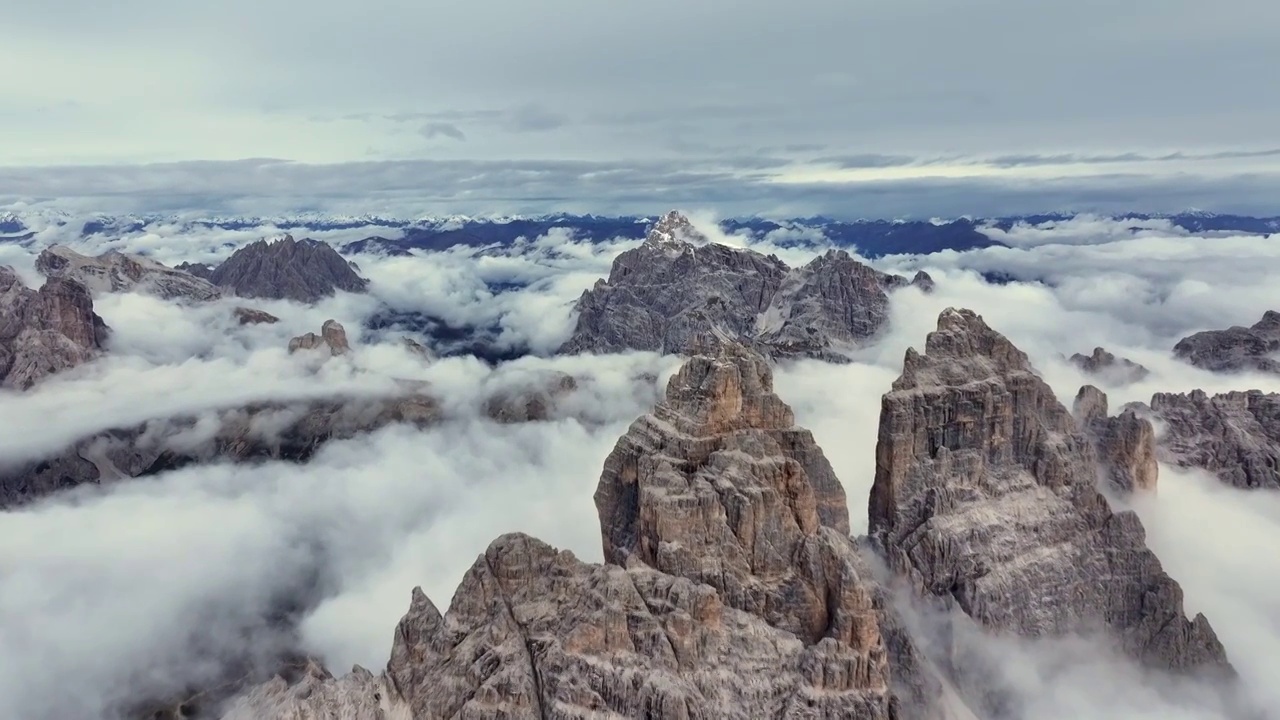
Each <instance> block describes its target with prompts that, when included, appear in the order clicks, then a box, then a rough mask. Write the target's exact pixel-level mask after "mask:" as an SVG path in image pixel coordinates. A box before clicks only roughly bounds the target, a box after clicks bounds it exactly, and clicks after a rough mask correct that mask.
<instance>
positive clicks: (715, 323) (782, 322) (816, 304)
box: [560, 212, 933, 361]
mask: <svg viewBox="0 0 1280 720" xmlns="http://www.w3.org/2000/svg"><path fill="white" fill-rule="evenodd" d="M910 284H915V285H917V286H918V287H920V288H922V289H926V290H927V289H931V288H932V284H933V281H932V279H930V278H929V277H928V275H926V274H924V273H920V274H919V275H918V276H917V279H916V280H915V281H911V282H909V281H908V280H907V279H906V278H902V277H898V276H894V275H886V274H885V273H881V272H879V271H876V270H873V269H872V268H870V267H867V266H866V265H863V264H862V263H859V262H857V261H855V260H854V259H853V258H852V257H850V256H849V254H848V253H846V252H844V251H842V250H832V251H830V252H828V253H826V254H825V255H822V256H820V257H818V258H816V259H815V260H813V261H812V262H810V263H809V264H807V265H805V266H804V267H800V268H795V269H792V268H789V267H787V265H786V264H785V263H783V262H782V261H781V260H779V259H778V258H777V257H775V256H773V255H767V256H766V255H761V254H760V253H757V252H755V251H752V250H748V249H744V248H732V247H728V246H726V245H720V244H717V243H711V242H708V241H707V238H706V237H705V236H703V235H701V234H700V233H698V231H697V230H695V229H694V228H693V226H692V224H691V223H690V222H689V220H688V219H687V218H685V217H684V216H683V215H680V214H679V213H676V212H672V213H669V214H667V215H666V216H665V217H663V218H662V219H661V220H659V221H658V222H657V223H656V224H655V225H654V227H653V228H652V229H651V230H650V232H649V234H648V236H647V237H646V239H645V241H644V243H643V244H642V245H641V246H640V247H638V248H636V249H634V250H628V251H626V252H624V253H622V254H621V255H619V256H618V257H617V258H616V259H615V260H614V263H613V268H612V269H611V271H610V273H609V278H608V280H601V281H599V282H597V283H596V285H595V287H593V288H592V289H591V290H588V291H586V292H585V293H583V295H582V297H581V298H580V299H579V300H578V304H577V306H576V310H577V312H578V320H577V326H576V328H575V330H574V333H573V335H572V336H571V337H570V338H569V340H568V341H567V342H566V343H565V344H564V345H563V346H562V347H561V348H560V352H562V353H581V352H596V353H604V352H619V351H623V350H649V351H654V352H662V353H677V354H689V355H692V354H695V353H696V352H697V351H698V348H699V347H700V346H702V345H704V344H705V343H707V342H708V341H709V340H711V339H716V338H719V339H730V340H733V341H737V342H741V343H744V344H747V345H750V346H752V347H754V348H755V349H757V350H758V351H760V352H762V353H765V354H767V355H771V356H776V357H813V358H821V359H826V360H832V361H844V360H846V356H845V355H844V354H843V352H844V351H847V350H850V349H852V348H854V347H856V346H857V345H858V344H860V343H862V342H865V341H866V340H867V339H868V338H870V337H871V336H873V335H874V334H875V333H876V332H878V331H879V330H881V329H882V328H883V326H884V325H885V323H886V322H887V319H888V297H887V295H886V291H887V290H889V289H892V288H897V287H902V286H906V285H910Z"/></svg>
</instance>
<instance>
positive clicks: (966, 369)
mask: <svg viewBox="0 0 1280 720" xmlns="http://www.w3.org/2000/svg"><path fill="white" fill-rule="evenodd" d="M1099 394H1100V393H1099ZM1085 400H1086V402H1085V403H1084V407H1083V408H1082V410H1081V412H1082V415H1084V416H1086V417H1094V418H1096V417H1100V416H1102V415H1104V414H1105V409H1101V408H1098V407H1097V403H1096V400H1097V398H1094V399H1093V402H1089V398H1087V397H1086V398H1085ZM1090 405H1092V406H1093V407H1092V409H1091V408H1090ZM1101 474H1103V468H1102V467H1101V466H1100V463H1099V460H1098V456H1097V453H1096V451H1095V450H1094V447H1093V444H1092V443H1091V442H1090V439H1089V438H1088V437H1087V436H1086V434H1085V433H1084V432H1082V431H1081V429H1080V428H1079V427H1078V426H1077V423H1076V420H1075V419H1074V418H1073V417H1072V415H1071V413H1069V412H1068V411H1067V409H1066V408H1065V407H1063V406H1062V404H1061V403H1059V402H1058V400H1057V398H1056V397H1055V396H1054V393H1053V391H1052V390H1051V389H1050V388H1049V386H1048V385H1046V384H1045V383H1044V381H1043V380H1041V379H1040V377H1039V376H1038V375H1037V374H1036V373H1035V370H1034V369H1033V368H1032V366H1031V363H1030V362H1029V360H1028V358H1027V356H1026V355H1025V354H1024V353H1023V352H1022V351H1020V350H1019V349H1018V348H1016V347H1014V345H1013V344H1012V343H1010V342H1009V341H1008V340H1007V339H1006V338H1005V337H1004V336H1002V335H1000V334H999V333H997V332H996V331H994V330H992V329H991V328H990V327H988V326H987V325H986V323H985V322H983V320H982V318H981V317H979V316H978V315H976V314H974V313H973V312H971V311H968V310H955V309H948V310H946V311H944V312H943V313H942V314H941V316H940V317H939V318H938V326H937V331H935V332H933V333H930V334H929V336H928V339H927V341H926V344H925V353H924V354H920V353H917V352H916V351H915V350H914V349H911V350H908V351H907V354H906V359H905V362H904V367H903V373H902V376H901V377H900V378H899V379H898V380H896V381H895V382H894V384H893V389H892V391H891V392H889V393H888V394H886V395H885V396H884V399H883V402H882V408H881V420H880V434H879V440H878V444H877V447H876V476H875V483H874V486H873V489H872V495H871V506H870V513H869V519H870V528H871V533H872V537H873V539H874V542H875V543H876V544H877V546H878V547H879V548H880V549H881V551H882V552H883V553H884V555H885V557H886V558H887V560H888V562H889V565H890V567H891V568H892V569H893V570H894V571H896V572H897V573H899V574H900V575H901V576H903V577H904V578H906V579H907V580H908V581H909V582H910V584H911V585H912V586H913V587H914V590H915V592H916V593H917V594H918V595H920V596H921V597H923V598H928V599H931V600H932V601H933V602H936V603H939V604H941V605H942V606H944V607H949V608H952V609H957V610H959V611H961V612H963V613H964V614H966V615H968V616H969V617H970V618H972V619H973V620H974V621H976V622H977V623H978V624H979V625H980V626H983V627H985V628H988V629H989V630H991V631H997V632H1007V633H1012V634H1015V635H1019V636H1024V637H1044V636H1061V635H1068V634H1077V633H1079V634H1086V635H1087V634H1091V633H1093V632H1096V631H1098V630H1105V631H1106V633H1107V635H1108V636H1109V637H1110V638H1111V639H1112V640H1113V641H1114V642H1115V643H1116V644H1117V645H1118V646H1119V648H1120V649H1122V651H1123V652H1125V653H1126V654H1128V655H1130V656H1131V657H1133V658H1135V659H1137V660H1138V661H1140V662H1141V663H1143V664H1144V665H1146V666H1147V667H1150V668H1154V669H1160V670H1168V671H1185V672H1195V673H1200V672H1203V673H1206V674H1212V675H1225V676H1232V675H1233V673H1234V671H1233V670H1232V668H1231V666H1230V665H1229V664H1228V662H1227V658H1226V653H1225V651H1224V649H1223V647H1222V644H1221V643H1220V642H1219V641H1218V638H1217V637H1216V635H1215V634H1214V631H1213V628H1212V627H1211V626H1210V624H1209V621H1208V620H1207V619H1206V618H1205V617H1204V616H1203V615H1196V616H1195V617H1194V618H1191V619H1188V618H1187V617H1186V615H1185V614H1184V609H1183V602H1182V590H1181V588H1180V587H1179V586H1178V584H1177V583H1176V582H1175V581H1174V580H1173V579H1172V578H1170V577H1169V575H1168V574H1166V573H1165V572H1164V570H1163V569H1162V567H1161V565H1160V561H1159V560H1158V559H1157V558H1156V556H1155V555H1154V554H1153V553H1152V552H1151V551H1150V550H1149V549H1148V548H1147V547H1146V543H1145V531H1144V529H1143V527H1142V522H1141V521H1140V520H1139V519H1138V517H1137V515H1136V514H1134V513H1133V512H1132V511H1124V512H1113V511H1112V510H1111V508H1110V506H1109V505H1108V503H1107V501H1106V499H1105V498H1104V497H1103V496H1102V494H1101V493H1100V492H1099V491H1098V488H1097V483H1098V478H1099V476H1100V475H1101ZM1100 578H1106V581H1105V582H1100V581H1099V579H1100ZM1014 716H1016V713H1014Z"/></svg>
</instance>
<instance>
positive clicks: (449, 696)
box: [260, 345, 967, 720]
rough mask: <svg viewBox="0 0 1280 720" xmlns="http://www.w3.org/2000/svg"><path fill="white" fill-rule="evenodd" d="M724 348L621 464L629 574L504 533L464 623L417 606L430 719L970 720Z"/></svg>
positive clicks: (611, 515)
mask: <svg viewBox="0 0 1280 720" xmlns="http://www.w3.org/2000/svg"><path fill="white" fill-rule="evenodd" d="M722 350H723V352H722V353H721V354H718V355H715V356H699V357H695V358H693V359H692V360H690V361H689V362H688V363H687V364H686V365H685V367H684V368H683V369H682V370H681V371H680V372H679V373H677V374H676V376H675V377H674V378H672V380H671V382H670V383H669V385H668V389H667V396H666V400H665V401H664V402H663V403H660V404H659V406H658V408H657V410H655V412H654V414H653V415H649V416H646V417H644V418H641V419H640V420H638V421H637V422H636V423H635V424H634V425H633V426H632V427H631V429H630V430H629V431H628V433H627V434H626V435H625V436H624V437H623V438H622V439H621V440H620V441H619V443H618V446H617V448H616V449H615V451H614V453H613V454H612V455H611V456H610V459H609V460H608V461H607V462H606V467H605V470H604V472H603V473H602V475H601V482H600V488H599V490H598V491H597V504H598V506H599V507H600V509H601V525H602V528H603V529H604V533H605V547H606V556H607V558H608V559H610V560H614V561H616V562H615V563H613V564H605V565H592V564H587V563H583V562H581V561H580V560H578V559H577V558H576V557H574V555H573V554H572V553H569V552H567V551H557V550H556V549H554V548H551V547H549V546H548V545H546V544H545V543H542V542H540V541H538V540H535V539H533V538H530V537H528V536H525V535H520V534H513V535H505V536H503V537H500V538H498V539H497V540H496V541H494V542H493V543H492V544H491V545H490V546H489V548H488V549H487V550H486V551H485V553H484V554H483V555H482V556H481V557H479V558H478V559H477V560H476V562H475V564H474V565H472V567H471V569H470V571H468V572H467V574H466V576H465V577H464V578H463V580H462V583H461V585H460V586H459V587H458V590H457V592H456V593H455V594H454V596H453V601H452V603H451V604H450V607H449V611H448V613H446V614H441V613H440V611H439V610H438V609H437V607H436V606H435V604H434V603H432V602H431V600H430V599H429V598H427V597H426V595H424V594H423V593H422V592H421V590H415V591H414V593H413V599H412V603H411V607H410V610H409V612H408V614H406V615H405V617H404V618H403V619H402V620H401V622H400V624H399V626H398V627H397V629H396V632H395V639H394V642H393V649H392V653H391V659H390V662H389V663H388V665H387V672H386V678H387V686H388V687H389V688H390V689H391V691H392V692H393V694H394V697H396V698H397V699H398V700H400V699H402V700H403V701H404V702H405V704H407V706H408V711H409V713H410V715H411V716H412V717H413V718H423V719H425V718H432V719H434V718H457V719H458V720H479V719H481V718H504V719H506V720H525V719H527V720H544V719H550V720H569V719H574V720H586V719H587V718H650V719H651V720H692V719H693V718H725V719H727V720H754V719H755V718H777V719H780V720H819V719H822V720H836V719H837V718H842V719H849V720H890V719H894V720H898V719H902V720H905V719H906V718H911V719H912V720H944V719H946V720H950V719H953V718H960V717H967V716H964V715H958V714H951V713H950V712H948V711H947V710H944V709H943V708H942V707H941V706H940V704H939V699H940V698H941V697H942V694H943V693H942V689H941V685H940V683H939V682H938V680H937V679H936V676H935V675H934V674H933V671H932V669H931V668H930V667H929V666H928V663H927V661H925V660H924V658H923V656H922V654H921V653H919V652H918V651H917V650H916V649H915V648H914V647H913V645H912V642H911V639H910V638H909V636H908V634H907V632H906V630H905V628H904V627H903V626H902V625H901V624H900V623H899V622H897V618H896V615H895V613H894V610H893V609H892V606H891V602H890V600H889V596H888V593H887V592H886V591H885V590H884V588H883V587H881V586H879V585H877V584H875V583H874V582H873V581H872V580H871V571H870V569H869V567H868V566H867V564H866V563H865V562H864V559H863V557H862V556H861V555H860V554H859V549H858V547H857V546H855V544H854V543H853V541H852V540H851V539H850V538H849V537H848V535H847V534H846V532H847V523H848V517H847V511H845V509H844V507H843V504H842V502H843V491H842V490H841V489H840V485H839V483H838V481H836V480H835V477H834V475H833V474H831V473H830V466H829V464H828V463H827V462H826V460H825V458H824V457H823V456H822V453H821V450H819V449H818V448H817V446H816V445H814V444H813V440H812V437H811V436H810V435H809V434H808V433H807V431H804V430H802V429H800V428H797V427H795V426H794V420H793V417H792V413H791V410H790V408H788V407H787V406H786V405H785V403H783V402H782V401H781V400H779V399H778V398H777V396H776V395H774V394H773V392H772V375H771V373H770V371H769V368H768V365H767V364H766V363H765V361H764V360H763V359H762V358H761V357H760V356H758V355H756V354H754V353H752V352H750V351H747V350H746V349H745V348H742V347H741V346H735V345H726V346H724V347H723V348H722ZM818 481H821V482H823V483H826V484H825V485H824V486H823V487H822V488H821V489H819V488H818V487H817V486H816V482H818ZM837 500H839V502H837ZM835 526H843V529H837V528H836V527H835ZM682 544H683V545H685V546H686V547H677V546H678V545H682ZM278 690H279V689H277V694H278ZM332 693H333V691H326V693H325V694H324V695H323V696H324V697H328V696H330V695H332ZM314 704H315V705H320V704H321V702H320V701H317V702H316V703H314ZM321 716H323V715H321ZM260 717H262V718H263V719H264V720H270V719H271V718H276V717H286V718H289V720H293V719H294V718H296V717H298V716H297V715H296V714H295V715H284V716H281V715H278V714H272V713H271V712H268V711H264V712H262V713H261V715H260ZM308 717H310V716H308ZM323 717H329V716H323Z"/></svg>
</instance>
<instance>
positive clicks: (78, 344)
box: [0, 266, 107, 390]
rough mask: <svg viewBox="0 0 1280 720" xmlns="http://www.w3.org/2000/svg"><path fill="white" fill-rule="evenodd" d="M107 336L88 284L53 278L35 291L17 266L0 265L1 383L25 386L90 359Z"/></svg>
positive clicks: (2, 384) (99, 348) (19, 386)
mask: <svg viewBox="0 0 1280 720" xmlns="http://www.w3.org/2000/svg"><path fill="white" fill-rule="evenodd" d="M106 339H107V326H106V323H104V322H103V320H102V318H101V317H99V316H98V315H97V314H96V313H94V311H93V298H92V297H91V296H90V294H89V290H88V288H86V287H85V286H84V285H81V284H80V283H78V282H76V281H75V280H71V279H68V278H50V279H49V280H47V281H46V282H45V284H44V285H43V286H42V287H41V288H40V289H39V290H38V291H37V290H32V289H31V288H28V287H27V286H25V285H24V284H23V283H22V280H21V279H19V278H18V275H17V273H15V272H14V271H13V268H11V267H8V266H0V387H6V388H16V389H19V390H25V389H27V388H29V387H31V386H32V385H34V384H35V383H36V382H38V381H39V380H40V379H41V378H43V377H45V376H47V375H50V374H53V373H56V372H59V371H62V370H66V369H68V368H72V367H75V366H77V365H80V364H83V363H85V362H88V361H89V360H90V359H92V358H93V357H95V356H96V355H97V354H98V353H99V352H100V351H101V350H102V349H103V345H104V344H105V342H106Z"/></svg>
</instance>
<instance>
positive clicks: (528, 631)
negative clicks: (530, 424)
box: [388, 535, 891, 720]
mask: <svg viewBox="0 0 1280 720" xmlns="http://www.w3.org/2000/svg"><path fill="white" fill-rule="evenodd" d="M856 660H857V658H854V657H850V656H849V654H848V651H847V648H843V647H841V644H840V642H839V641H837V640H835V639H832V638H828V639H824V640H822V641H821V642H819V643H816V644H809V643H806V642H803V641H802V640H800V639H799V638H797V637H796V636H794V635H793V634H791V633H788V632H785V631H783V630H780V629H777V628H774V627H772V626H770V625H768V624H766V623H764V622H763V621H761V620H760V618H758V617H756V616H754V615H751V614H750V613H746V612H743V611H741V610H737V609H735V608H733V607H730V606H728V605H726V604H725V603H724V602H723V601H722V599H721V598H720V596H719V595H718V594H717V592H716V591H715V590H714V589H713V588H711V587H709V586H707V585H702V584H699V583H696V582H691V581H690V580H687V579H684V578H677V577H672V576H670V575H666V574H663V573H659V572H656V571H654V570H652V569H649V568H645V567H639V566H637V567H633V568H631V569H629V570H624V569H623V568H620V567H617V566H614V565H588V564H585V563H582V562H581V561H579V560H578V559H577V558H575V557H574V556H573V554H572V553H569V552H567V551H556V550H555V549H553V548H551V547H549V546H547V545H545V544H544V543H541V542H539V541H537V540H534V539H533V538H530V537H527V536H524V535H506V536H503V537H501V538H499V539H498V540H496V541H495V542H494V543H493V544H492V545H490V546H489V549H488V550H487V551H486V552H485V554H484V555H483V556H481V557H480V558H479V559H478V560H477V561H476V564H475V565H473V566H472V568H471V570H470V571H469V572H468V573H467V575H466V577H465V578H463V581H462V584H461V586H460V587H459V588H458V592H457V593H456V594H455V595H454V600H453V603H452V605H451V606H450V608H449V612H448V614H446V615H444V616H441V614H440V612H439V611H438V610H436V608H435V606H434V605H433V604H432V603H431V601H430V600H429V599H427V598H426V596H425V595H422V594H421V592H420V591H415V593H414V599H413V604H412V608H411V609H410V611H409V614H408V615H406V616H405V618H404V619H403V620H402V621H401V623H400V626H399V628H398V629H397V631H396V635H395V643H394V649H393V651H392V656H391V661H390V663H389V664H388V675H389V677H390V678H391V681H392V683H391V684H392V685H393V686H394V687H395V689H396V690H397V691H398V692H399V693H400V694H401V695H402V696H403V697H404V698H405V700H407V701H408V703H409V706H410V707H411V709H412V711H413V714H414V717H416V718H454V717H456V718H476V719H477V720H478V719H479V718H510V719H512V720H515V719H518V718H528V719H529V720H535V719H542V718H555V719H557V720H560V719H566V720H567V719H568V718H588V717H647V718H654V719H655V720H677V719H687V718H713V717H714V718H725V719H727V720H748V719H754V718H761V717H770V718H797V719H799V718H831V719H832V720H834V718H888V717H891V716H890V715H889V714H888V711H887V706H886V703H885V695H886V692H887V691H886V688H885V687H884V678H883V676H881V675H880V674H878V673H875V672H873V671H872V668H869V667H867V666H866V665H862V664H859V663H858V662H856Z"/></svg>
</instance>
